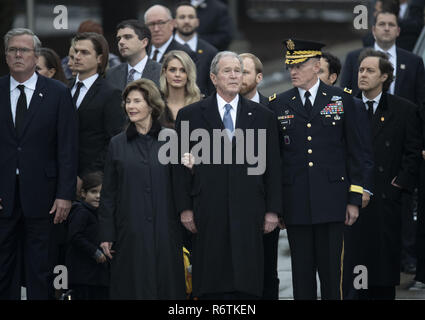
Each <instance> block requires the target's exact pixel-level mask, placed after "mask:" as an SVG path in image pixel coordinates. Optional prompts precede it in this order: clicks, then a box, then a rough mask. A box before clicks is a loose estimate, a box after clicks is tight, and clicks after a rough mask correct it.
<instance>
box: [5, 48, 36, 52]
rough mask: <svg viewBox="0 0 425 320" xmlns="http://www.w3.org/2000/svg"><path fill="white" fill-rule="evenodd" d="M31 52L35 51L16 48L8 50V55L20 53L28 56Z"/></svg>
mask: <svg viewBox="0 0 425 320" xmlns="http://www.w3.org/2000/svg"><path fill="white" fill-rule="evenodd" d="M31 51H34V49H30V48H15V47H10V48H7V53H9V54H17V53H18V52H20V53H21V54H28V53H30V52H31Z"/></svg>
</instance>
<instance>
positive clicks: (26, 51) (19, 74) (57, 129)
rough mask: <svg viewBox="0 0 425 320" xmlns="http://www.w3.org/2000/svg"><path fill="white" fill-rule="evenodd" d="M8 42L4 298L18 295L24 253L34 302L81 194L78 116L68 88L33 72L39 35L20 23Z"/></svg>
mask: <svg viewBox="0 0 425 320" xmlns="http://www.w3.org/2000/svg"><path fill="white" fill-rule="evenodd" d="M4 39H5V48H6V62H7V65H8V67H9V70H10V74H9V75H7V76H4V77H1V78H0V300H9V299H20V279H19V275H20V273H21V272H20V270H21V265H20V263H19V257H20V252H21V251H20V250H22V256H23V271H24V272H25V282H26V288H27V297H28V299H37V300H39V299H47V298H48V290H49V288H51V286H52V284H49V283H48V277H49V274H51V273H52V272H53V270H49V266H48V261H49V240H50V239H49V234H50V232H51V228H52V225H53V223H55V224H56V223H61V222H63V221H64V220H65V219H66V218H67V216H68V213H69V210H70V208H71V200H72V199H73V198H74V195H75V185H76V181H77V179H76V177H77V117H76V111H75V107H74V105H73V103H72V98H71V94H70V91H69V89H68V88H66V87H65V86H64V85H63V84H61V83H60V82H58V81H54V80H51V79H48V78H45V77H43V76H41V75H39V74H38V73H36V72H35V67H36V64H37V61H38V54H39V50H40V47H41V42H40V40H39V39H38V37H37V36H36V35H34V33H33V32H32V31H31V30H29V29H22V28H18V29H13V30H11V31H9V32H8V33H7V34H6V35H5V37H4ZM17 275H18V276H17Z"/></svg>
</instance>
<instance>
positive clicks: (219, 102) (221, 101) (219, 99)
mask: <svg viewBox="0 0 425 320" xmlns="http://www.w3.org/2000/svg"><path fill="white" fill-rule="evenodd" d="M238 103H239V95H238V94H237V95H236V97H235V98H234V99H233V100H232V101H230V102H226V101H224V99H223V98H222V97H220V95H219V94H218V93H217V105H218V112H219V113H220V117H221V121H223V118H224V113H225V112H226V108H225V107H224V106H225V105H226V104H230V105H231V106H232V109H231V110H230V116H231V117H232V122H233V128H234V129H236V114H237V111H238Z"/></svg>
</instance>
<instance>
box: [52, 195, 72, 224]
mask: <svg viewBox="0 0 425 320" xmlns="http://www.w3.org/2000/svg"><path fill="white" fill-rule="evenodd" d="M69 210H71V200H63V199H56V200H55V202H54V203H53V207H52V209H51V210H50V212H49V214H52V213H54V212H56V214H55V218H54V220H53V223H54V224H58V223H62V222H63V221H65V220H66V218H67V217H68V214H69Z"/></svg>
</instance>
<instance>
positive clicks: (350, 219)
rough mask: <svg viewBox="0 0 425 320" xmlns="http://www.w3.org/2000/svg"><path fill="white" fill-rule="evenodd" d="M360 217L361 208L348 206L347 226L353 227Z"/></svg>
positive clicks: (346, 213)
mask: <svg viewBox="0 0 425 320" xmlns="http://www.w3.org/2000/svg"><path fill="white" fill-rule="evenodd" d="M358 217H359V207H358V206H356V205H354V204H347V210H346V212H345V224H346V225H347V226H352V225H353V224H354V222H356V220H357V218H358Z"/></svg>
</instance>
